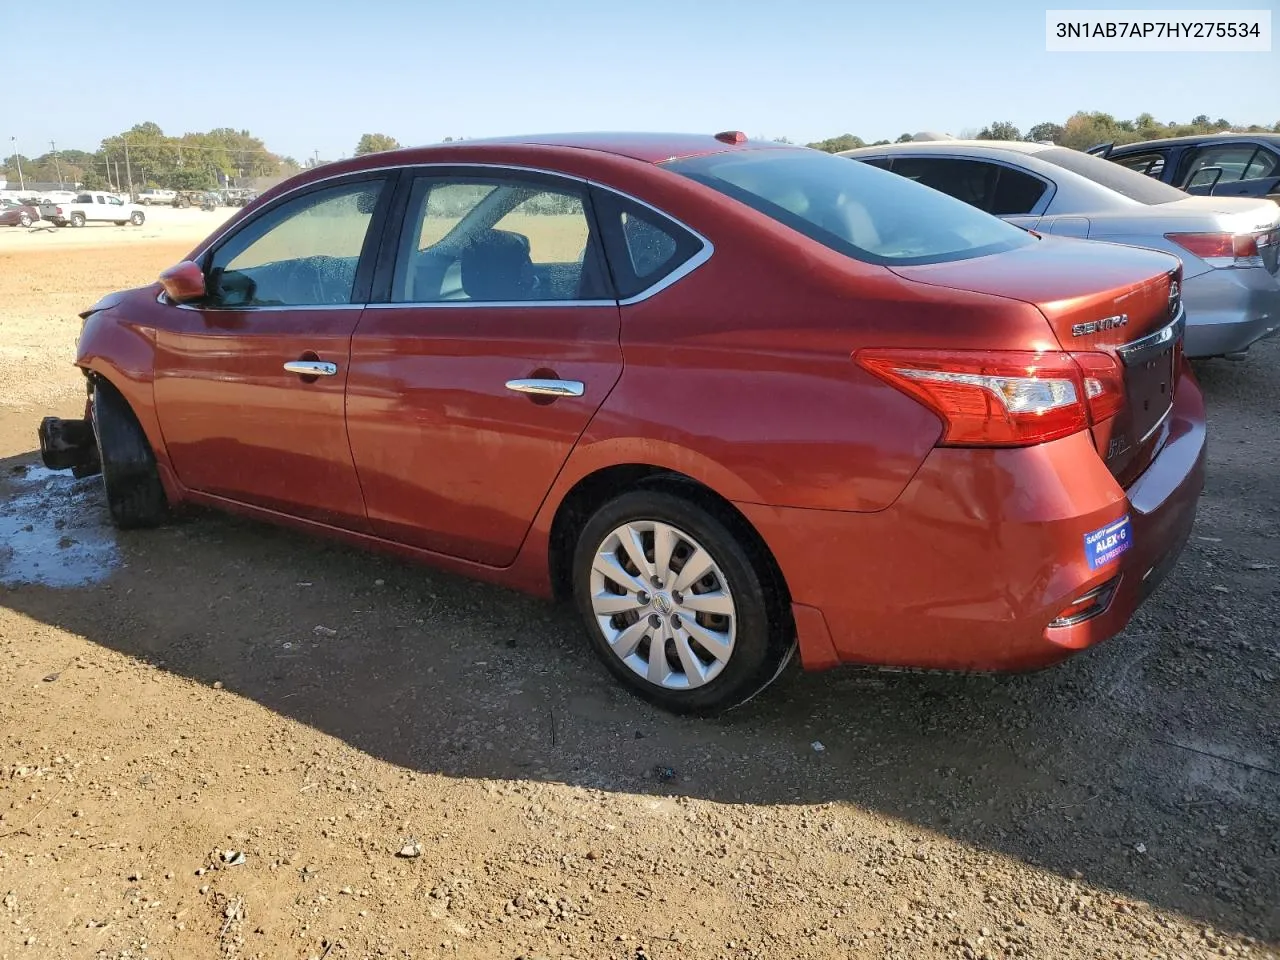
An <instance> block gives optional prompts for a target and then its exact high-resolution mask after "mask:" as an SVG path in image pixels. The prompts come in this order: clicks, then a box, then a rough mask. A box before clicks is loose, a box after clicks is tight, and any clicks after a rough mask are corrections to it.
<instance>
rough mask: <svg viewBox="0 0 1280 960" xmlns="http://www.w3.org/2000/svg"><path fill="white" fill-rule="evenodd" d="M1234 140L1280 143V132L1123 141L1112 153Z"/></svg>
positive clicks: (1197, 135)
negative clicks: (1133, 141) (1135, 141)
mask: <svg viewBox="0 0 1280 960" xmlns="http://www.w3.org/2000/svg"><path fill="white" fill-rule="evenodd" d="M1233 140H1265V141H1268V142H1270V143H1273V144H1275V143H1280V133H1266V132H1264V131H1261V130H1259V131H1258V132H1257V133H1235V132H1228V133H1196V134H1191V135H1189V136H1185V137H1165V138H1163V139H1159V140H1139V141H1138V142H1137V143H1122V144H1116V146H1114V147H1112V149H1111V154H1112V155H1113V156H1114V155H1115V154H1117V153H1132V152H1134V151H1139V150H1149V149H1153V148H1155V147H1170V146H1182V145H1184V144H1189V143H1217V142H1222V143H1230V142H1231V141H1233Z"/></svg>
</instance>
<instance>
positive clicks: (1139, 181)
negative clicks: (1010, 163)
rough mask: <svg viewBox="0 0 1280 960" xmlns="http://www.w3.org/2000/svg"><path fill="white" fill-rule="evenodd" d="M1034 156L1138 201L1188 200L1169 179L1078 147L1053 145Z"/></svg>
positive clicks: (1169, 201)
mask: <svg viewBox="0 0 1280 960" xmlns="http://www.w3.org/2000/svg"><path fill="white" fill-rule="evenodd" d="M1033 156H1034V157H1035V158H1036V159H1037V160H1043V161H1044V162H1045V163H1052V164H1053V165H1054V166H1055V167H1062V169H1064V170H1070V171H1071V172H1072V173H1074V174H1077V175H1079V176H1081V177H1084V178H1085V179H1087V180H1092V181H1093V182H1094V183H1097V184H1101V185H1102V186H1104V187H1106V188H1107V189H1108V190H1113V191H1115V192H1116V193H1118V194H1120V196H1122V197H1128V198H1129V199H1130V200H1136V201H1137V202H1138V203H1146V204H1157V203H1173V202H1174V201H1175V200H1185V199H1186V198H1187V195H1186V194H1185V193H1183V192H1182V191H1181V190H1176V189H1174V188H1173V187H1171V186H1169V185H1168V184H1167V183H1161V182H1160V181H1159V180H1153V179H1151V178H1150V177H1144V176H1143V175H1142V174H1140V173H1134V172H1133V171H1132V170H1129V169H1126V168H1125V167H1122V166H1121V165H1120V164H1118V163H1114V162H1112V161H1111V160H1101V159H1099V158H1098V157H1093V156H1090V155H1089V154H1087V153H1081V152H1080V151H1079V150H1072V149H1071V148H1069V147H1050V148H1049V149H1047V150H1041V151H1039V152H1038V153H1035V154H1033Z"/></svg>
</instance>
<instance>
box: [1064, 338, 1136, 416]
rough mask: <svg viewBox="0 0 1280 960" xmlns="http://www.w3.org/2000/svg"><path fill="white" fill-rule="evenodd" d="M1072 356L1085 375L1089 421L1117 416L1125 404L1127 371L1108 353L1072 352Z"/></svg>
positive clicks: (1085, 396)
mask: <svg viewBox="0 0 1280 960" xmlns="http://www.w3.org/2000/svg"><path fill="white" fill-rule="evenodd" d="M1071 359H1072V360H1074V361H1075V362H1076V364H1077V365H1078V366H1079V367H1080V372H1081V373H1082V374H1083V375H1084V400H1085V404H1086V405H1087V406H1088V407H1089V421H1090V422H1091V423H1101V422H1102V421H1103V420H1106V419H1107V418H1108V417H1114V416H1115V415H1116V414H1117V413H1119V412H1120V409H1121V408H1122V407H1123V406H1124V371H1123V370H1121V369H1120V363H1119V361H1117V360H1116V358H1115V357H1113V356H1111V355H1110V354H1107V353H1073V354H1071Z"/></svg>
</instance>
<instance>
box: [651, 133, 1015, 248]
mask: <svg viewBox="0 0 1280 960" xmlns="http://www.w3.org/2000/svg"><path fill="white" fill-rule="evenodd" d="M664 166H666V167H667V168H668V169H670V170H673V171H675V172H676V173H679V174H682V175H683V176H686V177H688V178H690V179H691V180H696V181H697V182H699V183H702V184H705V185H706V186H708V187H711V188H712V189H714V190H717V191H719V192H720V193H723V194H726V195H727V196H730V197H733V198H734V199H735V200H739V201H741V202H742V203H745V204H746V205H747V206H749V207H751V208H753V209H755V210H758V211H760V212H761V213H763V214H766V215H767V216H769V217H772V218H773V219H774V220H777V221H778V222H779V223H783V224H786V225H787V226H788V227H791V228H792V229H793V230H795V231H796V232H798V233H802V234H804V235H805V236H806V237H809V238H810V239H813V240H816V241H818V242H819V243H821V244H824V245H825V246H828V247H830V248H831V249H833V250H836V251H839V252H840V253H843V254H845V255H846V256H849V257H853V258H854V259H857V260H864V261H867V262H869V263H879V264H886V265H891V264H892V265H902V266H905V265H909V264H916V263H940V262H944V261H948V260H962V259H966V258H969V257H980V256H985V255H987V254H992V253H1002V252H1004V251H1007V250H1014V249H1016V248H1018V247H1024V246H1027V245H1028V244H1031V243H1035V242H1036V241H1035V239H1034V238H1033V237H1032V236H1031V235H1030V234H1028V233H1026V232H1025V231H1023V230H1020V229H1019V228H1017V227H1015V226H1012V225H1011V224H1008V223H1005V222H1004V221H1003V220H1000V219H998V218H996V217H993V216H991V215H990V214H987V213H983V212H982V211H981V210H977V209H975V208H974V207H971V206H969V204H967V203H964V202H962V201H960V200H956V199H954V198H952V197H949V196H947V195H946V194H944V193H939V192H938V191H936V190H931V189H930V188H928V187H924V186H921V185H920V184H918V183H913V182H912V181H910V180H907V179H905V178H903V177H899V176H897V175H896V174H892V173H889V172H887V171H884V170H878V169H876V168H875V167H872V166H869V165H867V164H865V163H858V162H857V161H856V160H850V159H847V158H845V157H836V156H832V155H831V154H828V153H821V152H819V151H816V150H813V151H808V150H750V151H744V152H733V153H716V154H711V155H710V156H703V157H691V158H688V159H685V160H671V161H668V162H667V163H666V164H664Z"/></svg>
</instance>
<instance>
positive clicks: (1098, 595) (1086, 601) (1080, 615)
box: [1049, 577, 1119, 627]
mask: <svg viewBox="0 0 1280 960" xmlns="http://www.w3.org/2000/svg"><path fill="white" fill-rule="evenodd" d="M1118 582H1119V578H1118V577H1113V578H1112V579H1110V580H1108V581H1107V582H1106V583H1104V584H1103V585H1102V586H1100V587H1095V588H1094V589H1092V590H1090V591H1089V592H1088V593H1085V594H1081V595H1080V596H1078V597H1076V598H1075V599H1074V600H1072V601H1071V602H1070V603H1069V604H1067V605H1066V606H1065V607H1063V608H1062V612H1061V613H1059V614H1058V615H1057V616H1056V617H1054V618H1053V619H1052V620H1050V621H1049V626H1050V627H1074V626H1075V625H1076V624H1077V623H1084V622H1085V621H1086V620H1092V619H1093V618H1094V617H1096V616H1098V614H1100V613H1104V612H1105V611H1106V609H1107V604H1109V603H1110V602H1111V595H1112V594H1113V593H1115V591H1116V584H1117V583H1118Z"/></svg>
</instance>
